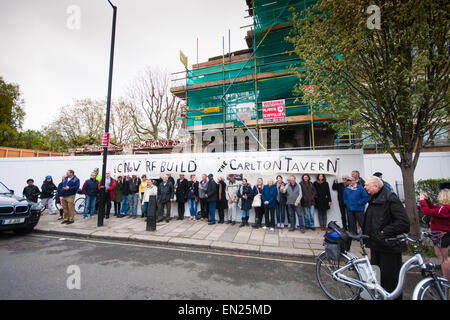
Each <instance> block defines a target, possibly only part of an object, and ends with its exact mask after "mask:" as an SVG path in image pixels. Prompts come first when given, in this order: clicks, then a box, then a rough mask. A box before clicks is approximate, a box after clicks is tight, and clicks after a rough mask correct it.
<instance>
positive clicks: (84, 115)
mask: <svg viewBox="0 0 450 320" xmlns="http://www.w3.org/2000/svg"><path fill="white" fill-rule="evenodd" d="M105 112H106V100H104V99H103V100H102V99H98V100H92V99H79V100H74V102H73V103H72V104H70V105H66V106H64V107H62V108H61V109H60V111H59V114H58V116H57V118H56V119H55V120H54V121H53V122H52V123H51V124H50V125H49V126H48V128H47V130H51V131H52V132H54V133H55V134H58V135H59V136H61V137H62V138H63V139H64V140H66V141H67V142H68V143H69V146H78V145H84V144H98V143H99V142H100V136H101V134H102V133H103V132H104V130H105ZM110 134H111V142H113V143H116V144H122V143H127V142H131V141H132V140H133V139H134V138H136V136H135V134H134V132H133V120H132V119H131V112H130V106H129V105H127V104H126V102H125V100H124V99H122V98H119V99H117V100H113V101H112V104H111V118H110Z"/></svg>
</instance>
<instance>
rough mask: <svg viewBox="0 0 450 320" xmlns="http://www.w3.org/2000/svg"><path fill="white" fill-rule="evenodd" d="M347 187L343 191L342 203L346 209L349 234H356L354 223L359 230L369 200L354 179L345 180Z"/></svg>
mask: <svg viewBox="0 0 450 320" xmlns="http://www.w3.org/2000/svg"><path fill="white" fill-rule="evenodd" d="M347 181H348V186H347V187H346V188H345V190H344V203H345V206H346V207H347V219H348V229H349V231H350V232H351V233H353V234H356V233H357V227H356V221H358V224H359V227H360V228H361V227H362V225H363V223H364V210H365V208H366V203H367V201H368V200H369V195H368V194H367V192H366V190H364V188H363V187H362V186H361V185H359V184H358V183H357V182H356V179H355V178H354V177H349V178H348V179H347Z"/></svg>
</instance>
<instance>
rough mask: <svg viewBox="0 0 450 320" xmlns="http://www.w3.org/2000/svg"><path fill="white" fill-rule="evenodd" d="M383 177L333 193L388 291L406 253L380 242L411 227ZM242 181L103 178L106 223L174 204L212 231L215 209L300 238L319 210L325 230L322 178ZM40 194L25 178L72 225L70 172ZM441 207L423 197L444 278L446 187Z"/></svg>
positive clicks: (90, 212)
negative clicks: (57, 206) (58, 203)
mask: <svg viewBox="0 0 450 320" xmlns="http://www.w3.org/2000/svg"><path fill="white" fill-rule="evenodd" d="M382 177H383V175H382V173H381V172H376V173H374V174H373V175H372V176H371V177H369V178H367V181H365V180H364V179H363V178H361V176H360V174H359V172H358V171H356V170H355V171H352V173H351V175H350V176H347V175H344V176H342V181H341V182H338V180H337V179H335V180H334V182H333V184H332V190H334V191H336V192H337V199H338V205H339V209H340V213H341V222H342V226H343V228H344V229H345V230H347V231H349V232H350V233H353V234H356V233H362V234H365V235H368V236H369V238H368V239H367V240H366V242H367V243H366V245H367V247H368V248H370V251H371V252H370V257H371V263H372V264H374V265H378V266H379V267H380V271H381V285H382V287H383V288H385V289H386V290H387V291H389V292H391V291H393V290H394V289H395V287H396V286H397V283H398V275H399V272H400V268H401V266H402V252H404V251H405V248H404V247H402V245H399V244H392V243H388V242H386V241H384V239H386V238H393V237H396V236H398V235H401V234H404V233H407V232H409V228H410V222H409V218H408V215H407V214H406V210H405V208H404V206H403V204H402V203H401V201H400V200H399V198H398V197H397V195H396V194H395V193H394V190H393V188H392V187H391V186H390V185H389V183H387V182H386V181H384V180H383V179H382ZM239 178H240V179H239V181H238V179H237V176H236V175H234V174H230V175H228V177H227V179H225V178H224V177H218V178H217V179H216V180H215V179H214V176H213V174H208V175H206V174H203V175H202V176H201V179H200V181H197V177H196V175H195V174H192V175H190V177H189V180H187V179H186V178H185V176H184V174H180V175H179V178H178V179H177V180H176V181H175V179H174V178H173V177H172V176H171V174H170V173H168V174H165V175H163V176H162V177H158V178H148V177H147V176H146V175H142V176H141V177H138V176H137V175H131V176H128V175H126V176H118V177H117V179H114V178H113V177H111V174H110V172H107V173H106V177H105V181H104V182H105V200H106V201H104V204H105V208H104V209H105V217H106V219H109V216H110V211H111V208H112V203H114V216H116V217H117V218H124V217H126V216H128V218H130V219H136V217H137V211H138V210H137V209H138V206H139V205H140V206H141V212H142V217H147V216H150V215H152V217H156V218H157V221H158V222H160V221H163V220H165V221H166V222H169V221H170V219H171V206H172V203H174V202H176V203H177V209H178V217H177V219H178V220H183V219H184V218H185V204H186V203H188V207H189V219H190V220H202V221H207V222H208V224H210V225H212V224H215V223H216V211H217V212H218V216H219V221H218V223H229V224H231V225H235V224H236V223H237V222H238V220H240V221H241V223H240V225H239V226H240V227H245V226H249V222H248V221H249V217H250V210H251V209H252V208H253V209H254V211H255V222H254V224H253V225H252V227H253V228H263V229H269V230H270V231H274V230H275V228H280V229H283V228H284V227H285V225H287V226H288V227H289V231H294V230H296V229H299V230H300V231H301V232H302V233H305V231H306V230H307V229H311V230H315V226H316V222H315V220H314V219H315V209H316V208H317V211H318V218H319V221H318V222H319V225H320V228H321V229H322V230H326V226H327V211H328V210H329V209H330V207H331V204H332V200H331V195H330V187H329V184H328V182H327V179H326V176H325V175H323V174H319V175H317V177H316V180H315V181H314V182H312V181H311V180H312V179H311V176H310V175H309V174H303V175H302V176H301V179H300V182H297V181H296V177H295V176H294V175H291V176H289V177H288V178H287V181H286V182H285V181H284V180H283V177H282V176H281V175H278V176H277V177H276V179H275V180H274V179H267V182H266V183H264V181H263V179H262V178H258V179H257V181H256V183H255V185H253V186H252V185H251V184H250V183H249V181H248V180H247V179H246V178H241V177H240V176H239ZM101 183H102V177H101V175H99V172H98V168H96V169H94V171H93V172H92V173H91V175H90V178H89V179H87V180H86V181H85V182H84V184H83V186H82V188H81V192H82V193H83V194H85V207H84V215H83V216H84V219H88V218H89V217H90V218H92V217H93V216H94V214H95V212H96V211H97V210H98V204H99V201H98V200H99V199H98V198H99V190H100V187H101ZM41 189H42V191H40V190H39V188H38V187H37V186H35V185H34V181H33V180H32V179H28V180H27V186H26V187H25V188H24V190H23V195H24V196H25V197H26V198H27V199H28V200H30V201H34V202H37V201H38V197H39V196H40V197H41V202H42V203H43V204H44V205H46V206H47V208H48V210H49V213H50V214H56V213H57V211H56V209H55V207H54V206H53V201H52V199H53V195H54V192H55V191H57V195H56V198H57V199H60V201H61V204H62V209H61V212H60V218H59V219H61V220H63V221H62V222H61V223H63V224H71V223H73V222H74V212H75V210H74V200H75V195H76V193H77V192H78V191H79V189H80V180H79V179H78V178H77V177H76V176H75V173H74V171H73V170H68V171H67V173H66V175H65V176H63V177H62V181H61V182H60V183H59V185H58V186H56V185H55V184H54V183H53V180H52V177H51V176H47V177H46V178H45V180H44V182H43V184H42V188H41ZM438 201H439V205H434V204H433V203H431V201H430V200H429V198H428V195H427V194H425V193H422V194H421V195H420V205H421V210H422V212H423V213H424V214H425V215H428V216H431V231H432V232H434V233H435V234H437V235H436V236H435V240H434V246H435V247H434V249H435V252H436V256H437V257H438V258H439V260H440V263H441V267H442V273H443V276H444V277H445V278H447V279H448V278H449V276H450V258H449V257H448V246H449V245H450V190H449V189H448V188H446V189H443V190H441V192H440V193H439V197H438ZM198 209H200V210H198ZM239 211H240V219H239V217H238V215H239ZM286 218H287V221H286ZM263 221H264V225H263V224H262V223H263ZM399 298H400V299H401V298H402V296H400V297H399Z"/></svg>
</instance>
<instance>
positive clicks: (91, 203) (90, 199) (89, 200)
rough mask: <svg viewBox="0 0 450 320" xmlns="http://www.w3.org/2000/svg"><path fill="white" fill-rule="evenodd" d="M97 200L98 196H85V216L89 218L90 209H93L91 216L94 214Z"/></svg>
mask: <svg viewBox="0 0 450 320" xmlns="http://www.w3.org/2000/svg"><path fill="white" fill-rule="evenodd" d="M96 200H97V196H86V198H84V212H83V217H85V218H87V215H88V212H89V211H91V217H93V216H94V210H95V201H96Z"/></svg>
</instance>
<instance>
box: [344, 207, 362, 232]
mask: <svg viewBox="0 0 450 320" xmlns="http://www.w3.org/2000/svg"><path fill="white" fill-rule="evenodd" d="M347 219H348V230H349V231H350V233H353V234H356V233H358V230H357V228H356V221H358V224H359V226H360V227H361V228H362V226H363V223H364V211H352V210H348V209H347Z"/></svg>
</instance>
